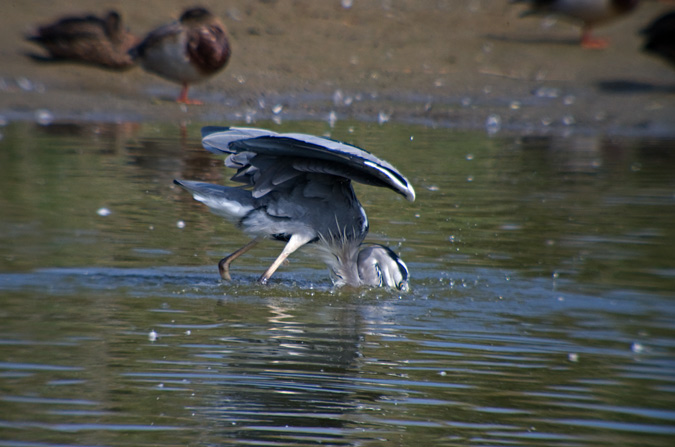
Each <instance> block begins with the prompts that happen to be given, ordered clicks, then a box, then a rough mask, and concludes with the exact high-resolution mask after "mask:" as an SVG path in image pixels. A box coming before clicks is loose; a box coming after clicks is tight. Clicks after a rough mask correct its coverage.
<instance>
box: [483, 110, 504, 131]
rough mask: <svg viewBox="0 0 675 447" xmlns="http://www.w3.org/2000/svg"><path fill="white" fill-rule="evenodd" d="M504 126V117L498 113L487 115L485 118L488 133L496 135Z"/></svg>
mask: <svg viewBox="0 0 675 447" xmlns="http://www.w3.org/2000/svg"><path fill="white" fill-rule="evenodd" d="M501 127H502V119H501V117H500V116H499V115H497V114H494V113H493V114H492V115H490V116H488V117H487V119H486V120H485V130H486V131H487V133H488V135H494V134H496V133H497V132H499V130H500V129H501Z"/></svg>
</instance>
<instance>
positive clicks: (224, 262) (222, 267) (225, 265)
mask: <svg viewBox="0 0 675 447" xmlns="http://www.w3.org/2000/svg"><path fill="white" fill-rule="evenodd" d="M258 242H259V239H258V238H256V239H253V240H252V241H251V242H249V243H248V244H246V245H244V246H243V247H241V248H240V249H239V250H237V251H235V252H234V253H232V254H230V255H227V256H225V257H224V258H223V259H221V260H220V262H219V263H218V271H219V272H220V277H221V278H223V279H224V280H226V281H231V280H232V277H231V276H230V264H232V261H234V260H235V259H237V258H238V257H239V256H241V255H243V254H244V253H246V252H247V251H249V250H250V249H252V248H253V247H255V246H256V245H258Z"/></svg>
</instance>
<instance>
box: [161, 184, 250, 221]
mask: <svg viewBox="0 0 675 447" xmlns="http://www.w3.org/2000/svg"><path fill="white" fill-rule="evenodd" d="M173 182H174V183H175V184H177V185H179V186H182V187H183V188H185V189H187V190H188V191H189V192H190V193H192V196H193V197H194V199H195V200H197V201H199V202H202V203H203V204H205V205H206V206H208V207H209V209H210V210H211V211H212V212H213V213H214V214H217V215H219V216H222V217H225V218H227V219H229V220H235V221H236V220H239V219H241V218H242V217H244V216H245V215H246V214H248V213H249V212H251V211H252V210H253V209H255V207H256V203H255V199H254V198H253V196H252V194H251V191H247V190H245V189H241V188H233V187H228V186H220V185H213V184H211V183H201V182H193V181H189V180H174V181H173Z"/></svg>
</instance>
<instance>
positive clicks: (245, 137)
mask: <svg viewBox="0 0 675 447" xmlns="http://www.w3.org/2000/svg"><path fill="white" fill-rule="evenodd" d="M202 137H203V139H202V144H203V145H204V147H205V148H206V149H208V150H209V151H211V152H214V153H216V154H230V155H229V156H228V157H227V159H226V160H225V164H226V166H228V167H230V168H234V169H237V173H236V174H235V175H234V176H233V177H232V180H234V181H236V182H240V183H243V184H244V185H245V186H247V187H248V188H245V187H228V186H220V185H213V184H210V183H198V182H192V181H186V180H174V182H175V183H176V184H178V185H180V186H182V187H183V188H185V189H187V190H188V191H189V192H191V193H192V195H193V196H194V198H195V200H198V201H200V202H203V203H204V204H205V205H207V206H208V207H209V208H210V209H211V211H212V212H214V213H215V214H218V215H220V216H222V217H225V218H226V219H228V220H230V221H232V222H234V223H235V225H237V227H239V228H240V229H242V230H243V231H244V232H245V233H247V234H249V235H250V236H252V237H253V240H252V241H251V242H249V243H248V244H247V245H245V246H244V247H242V248H240V249H239V250H237V251H235V252H234V253H232V254H231V255H229V256H227V257H225V258H223V259H222V260H221V261H220V262H219V263H218V267H219V271H220V274H221V276H222V278H223V279H226V280H229V279H230V273H229V268H230V264H231V263H232V261H234V260H235V259H236V258H238V257H239V256H241V255H242V254H244V253H246V252H247V251H249V250H250V249H251V248H253V247H254V246H255V245H256V244H257V243H258V242H259V241H261V240H262V239H265V238H269V239H276V240H281V241H285V242H286V246H285V248H284V249H283V251H282V252H281V254H280V255H279V256H278V257H277V259H276V260H275V261H274V262H273V263H272V265H271V266H270V267H269V268H268V269H267V271H265V273H264V274H263V275H262V276H261V277H260V279H259V282H260V283H262V284H266V283H267V282H268V281H269V279H270V277H271V276H272V274H273V273H274V272H275V271H276V270H277V268H279V266H280V265H281V264H282V263H283V262H284V260H286V258H288V256H289V255H290V254H291V253H293V252H294V251H296V250H297V249H298V248H300V247H302V246H303V245H305V244H309V243H313V242H314V243H316V244H315V246H317V248H318V249H319V254H320V256H321V257H322V258H323V260H324V261H325V263H326V264H327V265H328V267H329V269H330V271H331V276H332V278H333V281H334V283H335V284H336V285H338V286H342V285H349V286H361V285H368V286H387V287H392V288H397V289H399V290H407V289H408V269H407V267H406V265H405V263H404V262H403V261H402V260H401V259H400V258H399V257H398V256H397V255H396V254H395V253H394V252H393V251H392V250H390V249H389V248H387V247H384V246H382V245H376V244H362V242H363V240H364V238H365V237H366V234H367V233H368V228H369V225H368V218H367V217H366V212H365V210H364V209H363V207H362V206H361V203H359V200H358V199H357V198H356V194H355V193H354V189H353V188H352V184H351V182H352V180H353V181H356V182H359V183H363V184H366V185H373V186H382V187H387V188H390V189H392V190H394V191H395V192H397V193H399V194H401V195H402V196H404V197H405V198H407V199H408V200H410V201H414V200H415V191H414V189H413V187H412V186H411V185H410V183H409V182H408V180H407V179H406V178H405V177H403V176H402V175H401V174H400V173H399V172H398V171H397V170H396V168H394V167H393V166H392V165H390V164H389V163H387V162H386V161H384V160H381V159H379V158H377V157H375V156H374V155H372V154H370V153H369V152H366V151H364V150H362V149H359V148H358V147H356V146H352V145H349V144H345V143H340V142H338V141H335V140H330V139H327V138H321V137H315V136H312V135H305V134H298V133H288V134H278V133H275V132H271V131H269V130H264V129H250V128H235V127H230V128H227V127H225V128H218V127H205V128H203V129H202Z"/></svg>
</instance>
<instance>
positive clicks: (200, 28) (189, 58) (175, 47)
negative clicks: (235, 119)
mask: <svg viewBox="0 0 675 447" xmlns="http://www.w3.org/2000/svg"><path fill="white" fill-rule="evenodd" d="M131 54H132V56H133V57H134V58H135V59H138V60H139V61H140V64H141V66H142V67H143V68H144V69H145V70H147V71H149V72H151V73H155V74H157V75H159V76H161V77H163V78H165V79H168V80H169V81H174V82H178V83H180V84H182V86H183V88H182V90H181V92H180V96H179V97H178V99H177V102H180V103H184V104H200V102H199V101H193V100H189V99H188V89H189V87H190V84H195V83H197V82H202V81H205V80H206V79H208V78H210V77H211V76H213V75H215V74H216V73H218V72H219V71H220V70H222V69H223V68H224V67H225V65H226V64H227V61H228V60H229V59H230V54H231V50H230V44H229V42H228V39H227V33H226V31H225V26H224V25H223V24H222V23H221V21H220V20H219V19H218V18H217V17H215V16H214V15H212V14H211V13H210V12H209V11H208V10H206V9H204V8H191V9H188V10H186V11H185V12H184V13H183V15H181V17H180V19H179V20H178V21H177V22H172V23H169V24H167V25H164V26H161V27H159V28H157V29H155V30H154V31H151V32H150V33H149V34H148V35H147V36H146V38H145V39H144V40H143V42H141V44H140V45H138V46H137V47H136V48H134V49H133V50H132V51H131Z"/></svg>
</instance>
